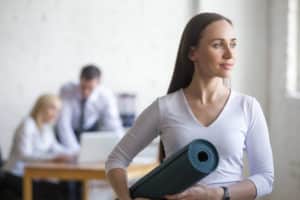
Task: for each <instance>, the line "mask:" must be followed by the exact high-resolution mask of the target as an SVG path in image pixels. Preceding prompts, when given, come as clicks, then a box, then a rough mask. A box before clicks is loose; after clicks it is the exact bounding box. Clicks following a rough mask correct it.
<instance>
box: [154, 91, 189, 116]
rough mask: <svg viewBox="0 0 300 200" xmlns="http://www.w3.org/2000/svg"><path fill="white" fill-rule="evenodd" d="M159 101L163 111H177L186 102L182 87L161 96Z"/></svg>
mask: <svg viewBox="0 0 300 200" xmlns="http://www.w3.org/2000/svg"><path fill="white" fill-rule="evenodd" d="M157 103H158V105H159V108H160V111H161V112H165V113H168V112H169V111H172V112H175V111H176V110H178V109H181V108H182V105H183V103H184V102H183V93H182V89H179V90H177V91H175V92H172V93H170V94H166V95H164V96H161V97H159V98H158V99H157Z"/></svg>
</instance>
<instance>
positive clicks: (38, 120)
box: [3, 94, 74, 199]
mask: <svg viewBox="0 0 300 200" xmlns="http://www.w3.org/2000/svg"><path fill="white" fill-rule="evenodd" d="M60 107H61V101H60V99H59V97H57V96H55V95H51V94H46V95H42V96H40V97H39V98H38V100H37V101H36V103H35V105H34V107H33V109H32V111H31V114H30V115H29V116H28V117H26V118H25V119H24V120H23V121H22V122H21V124H20V125H19V127H18V128H17V130H16V132H15V135H14V140H13V144H12V148H11V152H10V156H9V159H8V161H7V162H6V164H5V165H4V167H3V169H4V171H6V177H5V182H6V183H7V184H6V185H7V187H9V188H10V189H11V190H14V191H15V192H16V193H18V194H19V195H20V196H21V194H22V176H23V173H24V165H25V164H26V163H30V162H35V161H39V162H43V161H45V162H68V161H71V160H72V159H73V157H74V156H73V155H72V153H69V152H67V151H66V150H65V149H64V148H63V146H61V145H60V144H59V143H58V142H57V141H56V139H55V135H54V132H53V128H52V124H53V123H54V122H55V120H56V118H57V115H58V113H59V110H60ZM34 191H35V192H34V195H35V197H36V198H38V199H54V198H61V197H60V194H59V193H60V192H61V191H59V187H58V184H55V183H50V182H42V181H38V182H35V183H34Z"/></svg>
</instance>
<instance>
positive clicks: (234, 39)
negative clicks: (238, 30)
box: [211, 38, 237, 42]
mask: <svg viewBox="0 0 300 200" xmlns="http://www.w3.org/2000/svg"><path fill="white" fill-rule="evenodd" d="M216 40H220V41H224V38H214V39H211V42H213V41H216ZM230 41H237V39H236V38H232V39H230Z"/></svg>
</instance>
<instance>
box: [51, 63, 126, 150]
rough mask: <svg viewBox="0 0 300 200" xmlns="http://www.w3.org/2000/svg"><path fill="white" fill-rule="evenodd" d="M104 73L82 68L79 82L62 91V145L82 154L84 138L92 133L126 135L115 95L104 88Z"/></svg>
mask: <svg viewBox="0 0 300 200" xmlns="http://www.w3.org/2000/svg"><path fill="white" fill-rule="evenodd" d="M100 79H101V71H100V69H99V68H98V67H96V66H94V65H87V66H85V67H83V68H82V70H81V73H80V82H79V83H67V84H65V85H64V86H63V87H62V88H61V90H60V96H61V98H62V99H63V108H62V111H61V115H60V117H59V119H58V122H57V132H58V137H59V140H60V141H61V143H62V144H63V145H64V146H66V147H68V148H69V149H70V150H72V151H79V148H80V145H79V144H80V143H79V140H80V135H81V134H82V133H83V132H90V131H100V130H103V131H113V132H115V133H116V134H119V135H121V134H122V124H121V121H120V117H119V112H118V109H117V102H116V99H115V97H114V95H113V93H112V92H111V91H110V90H108V89H107V88H104V87H103V86H101V85H100Z"/></svg>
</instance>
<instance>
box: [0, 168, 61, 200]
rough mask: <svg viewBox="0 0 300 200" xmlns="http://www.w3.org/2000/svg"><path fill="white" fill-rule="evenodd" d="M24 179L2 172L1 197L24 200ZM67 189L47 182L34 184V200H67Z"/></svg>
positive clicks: (6, 199)
mask: <svg viewBox="0 0 300 200" xmlns="http://www.w3.org/2000/svg"><path fill="white" fill-rule="evenodd" d="M22 190H23V178H22V177H19V176H15V175H13V174H11V173H8V172H2V176H1V179H0V197H1V199H2V198H3V199H5V200H22V193H23V191H22ZM65 193H66V192H65V189H64V188H63V187H62V185H61V184H59V183H51V182H47V181H34V182H33V199H34V200H66V197H65ZM4 197H5V198H4Z"/></svg>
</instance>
